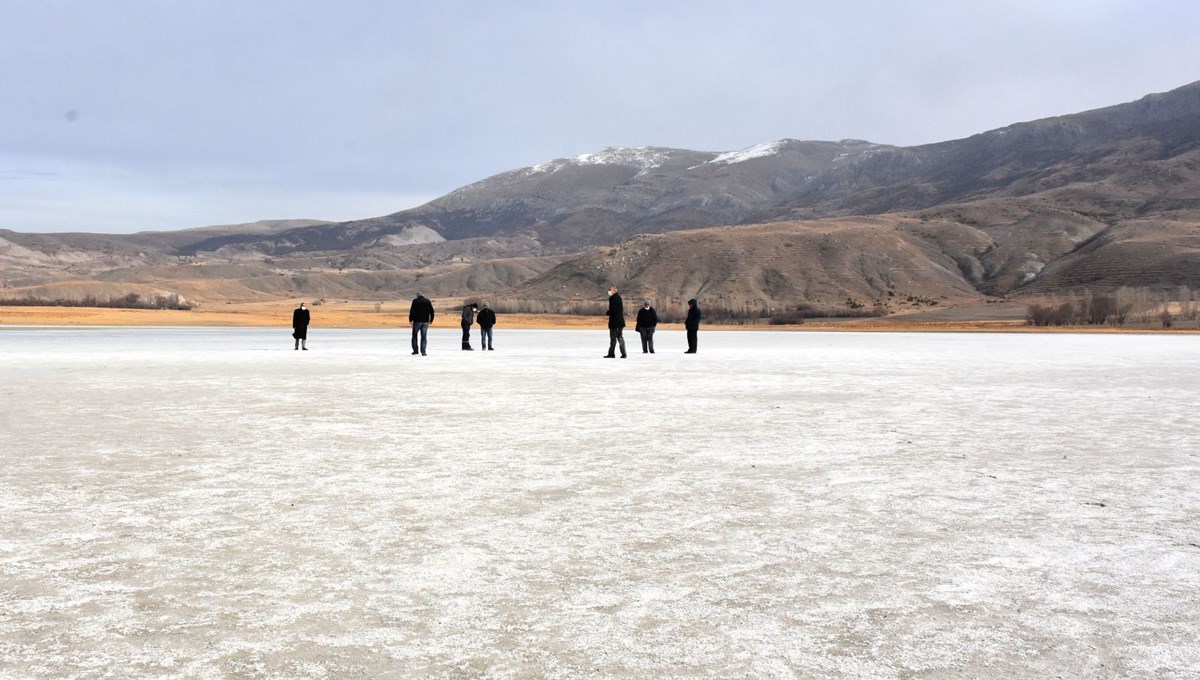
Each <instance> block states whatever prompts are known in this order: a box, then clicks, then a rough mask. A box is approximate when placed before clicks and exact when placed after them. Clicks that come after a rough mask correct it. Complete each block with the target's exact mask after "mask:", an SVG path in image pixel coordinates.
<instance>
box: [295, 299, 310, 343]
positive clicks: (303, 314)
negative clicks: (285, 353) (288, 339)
mask: <svg viewBox="0 0 1200 680" xmlns="http://www.w3.org/2000/svg"><path fill="white" fill-rule="evenodd" d="M311 318H312V317H311V316H310V315H309V313H308V308H307V307H305V306H304V303H303V302H301V303H300V306H299V307H297V308H295V309H293V310H292V337H293V338H295V339H296V347H295V349H302V350H305V351H307V350H308V345H307V344H306V343H307V340H308V322H309V319H311Z"/></svg>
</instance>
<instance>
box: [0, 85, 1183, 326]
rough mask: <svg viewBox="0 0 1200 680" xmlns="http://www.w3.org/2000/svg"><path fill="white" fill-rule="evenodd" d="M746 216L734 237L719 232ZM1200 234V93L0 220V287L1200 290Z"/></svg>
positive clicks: (781, 300)
mask: <svg viewBox="0 0 1200 680" xmlns="http://www.w3.org/2000/svg"><path fill="white" fill-rule="evenodd" d="M730 225H739V226H738V228H735V229H720V228H718V227H728V226H730ZM755 225H758V226H755ZM1198 225H1200V83H1193V84H1191V85H1187V86H1184V87H1181V88H1178V89H1176V90H1173V91H1171V92H1167V93H1163V94H1155V95H1149V96H1147V97H1143V98H1142V99H1139V100H1138V101H1135V102H1131V103H1127V104H1119V105H1116V106H1111V107H1107V108H1103V109H1097V110H1094V111H1087V112H1083V113H1078V114H1071V115H1066V116H1061V117H1055V118H1048V119H1044V120H1038V121H1031V122H1025V123H1017V124H1014V125H1010V126H1008V127H1005V128H1001V129H998V130H992V131H989V132H985V133H981V134H978V135H974V136H971V137H968V138H966V139H960V140H954V141H948V142H941V143H938V144H929V145H923V146H914V147H897V146H889V145H884V144H875V143H871V142H866V141H860V140H842V141H838V142H821V141H799V140H791V139H787V140H779V141H776V142H769V143H765V144H759V145H756V146H753V147H750V148H748V149H743V150H741V151H733V152H724V153H719V152H706V151H689V150H684V149H670V148H660V147H645V148H637V149H629V148H610V149H606V150H604V151H600V152H597V153H592V154H584V155H582V156H576V157H572V158H561V159H556V160H553V161H549V162H546V163H542V164H539V165H535V166H531V167H527V168H521V169H517V170H512V171H509V172H504V173H500V174H498V175H495V176H493V177H489V178H486V179H484V180H481V181H479V182H475V183H473V184H469V185H467V186H464V187H462V188H460V189H458V190H456V191H453V192H451V193H450V194H447V195H446V196H444V197H442V198H439V199H436V200H434V201H431V202H430V203H427V204H425V205H423V206H420V207H418V208H414V209H411V210H406V211H401V212H398V213H394V214H391V215H387V216H383V217H378V218H374V219H369V220H359V221H354V222H344V223H324V222H316V221H271V222H263V223H255V224H251V225H231V226H225V227H211V228H203V229H195V230H184V231H179V232H147V233H140V234H131V235H96V234H20V233H16V232H11V231H0V287H3V288H7V289H8V290H9V291H10V293H11V294H13V295H39V296H51V295H53V294H54V293H56V292H58V293H62V294H64V295H77V294H83V292H86V293H87V294H97V295H104V294H122V293H124V292H127V291H128V290H131V289H132V290H137V291H146V292H149V291H157V290H168V291H172V292H176V293H181V294H183V295H185V296H188V297H195V298H196V299H199V300H211V301H217V300H228V299H236V300H255V299H270V298H273V297H281V296H299V295H304V296H317V297H324V296H326V295H328V296H339V297H354V298H356V299H387V298H389V297H395V296H401V295H408V294H411V293H413V292H415V291H416V290H417V289H418V288H420V289H423V290H424V291H425V292H428V293H432V294H437V295H447V296H456V295H467V294H483V293H487V294H500V295H508V296H514V297H527V296H535V297H539V296H540V297H544V298H547V299H575V298H580V297H584V298H586V297H589V296H593V297H594V296H598V295H601V294H602V291H603V289H604V287H605V286H606V285H607V282H608V281H617V282H623V283H625V284H626V285H631V286H633V287H634V288H635V289H637V290H644V291H646V293H647V294H654V296H659V295H661V296H665V297H668V298H671V297H680V296H691V295H695V294H703V295H711V296H715V297H716V298H718V299H722V300H727V301H729V304H739V303H737V301H743V303H745V304H749V303H751V302H752V303H753V304H758V305H800V304H808V305H813V304H822V305H831V304H835V303H839V304H850V303H853V304H862V305H868V304H870V305H874V304H875V303H876V302H878V303H879V304H880V305H883V304H884V303H890V302H894V298H895V297H896V296H897V295H902V297H903V299H905V300H907V299H908V298H909V297H913V298H914V299H924V300H944V301H948V302H949V301H954V300H958V299H964V298H975V299H981V298H982V297H984V296H1006V295H1014V294H1024V293H1031V294H1045V293H1054V292H1060V291H1071V290H1079V289H1082V288H1092V289H1106V288H1114V287H1117V286H1122V285H1135V286H1145V287H1150V288H1158V289H1170V288H1177V287H1179V286H1188V287H1191V288H1197V287H1200V279H1198V276H1200V274H1198V272H1200V267H1197V264H1198V262H1200V260H1198V259H1197V249H1198V247H1200V246H1198V238H1200V237H1198V236H1197V233H1198V229H1200V226H1198ZM652 246H653V247H652ZM610 253H617V255H611V254H610ZM131 287H132V288H131ZM889 293H891V295H889Z"/></svg>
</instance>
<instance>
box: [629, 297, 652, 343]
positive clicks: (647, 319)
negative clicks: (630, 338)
mask: <svg viewBox="0 0 1200 680" xmlns="http://www.w3.org/2000/svg"><path fill="white" fill-rule="evenodd" d="M656 327H658V312H656V311H654V308H653V307H651V306H650V301H649V300H646V301H645V302H643V303H642V308H641V309H639V310H638V313H637V322H636V323H635V324H634V327H633V328H634V330H636V331H637V332H638V335H640V336H642V354H647V353H649V354H654V329H655V328H656Z"/></svg>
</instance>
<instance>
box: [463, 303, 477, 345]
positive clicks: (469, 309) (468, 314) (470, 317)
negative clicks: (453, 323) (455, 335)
mask: <svg viewBox="0 0 1200 680" xmlns="http://www.w3.org/2000/svg"><path fill="white" fill-rule="evenodd" d="M478 309H479V304H478V303H476V302H472V303H469V304H468V303H463V311H462V331H463V337H462V348H463V349H464V350H474V349H475V348H474V347H472V346H471V326H472V325H474V323H475V312H476V311H477V310H478Z"/></svg>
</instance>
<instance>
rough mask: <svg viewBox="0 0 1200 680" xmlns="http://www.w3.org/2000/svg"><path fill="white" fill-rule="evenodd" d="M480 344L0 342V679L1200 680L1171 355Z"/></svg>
mask: <svg viewBox="0 0 1200 680" xmlns="http://www.w3.org/2000/svg"><path fill="white" fill-rule="evenodd" d="M502 322H503V319H501V325H500V326H498V327H497V329H496V347H497V350H496V351H495V352H480V351H475V352H461V351H459V350H458V349H457V345H458V341H459V333H458V330H457V328H453V329H439V330H435V331H434V332H433V333H432V334H431V338H430V355H429V356H428V357H425V358H421V357H414V356H411V355H410V353H409V352H410V350H409V347H408V343H409V338H408V333H407V332H406V331H405V330H403V329H399V330H396V331H329V330H323V329H321V328H319V327H317V326H314V327H313V328H312V329H311V330H310V335H309V337H310V343H309V344H310V347H311V350H310V351H308V352H296V351H293V350H292V349H291V343H292V341H291V338H290V336H289V333H290V330H289V329H277V330H245V329H240V330H239V329H65V330H42V329H24V330H14V329H3V330H0V397H2V399H3V409H2V412H0V464H2V465H3V470H4V472H3V475H0V677H6V678H8V677H11V678H30V677H55V678H61V677H107V676H111V677H123V678H141V677H163V676H184V677H199V678H206V677H214V678H215V677H231V676H235V677H290V678H309V677H311V678H322V677H358V676H360V675H363V676H367V677H381V676H410V677H551V678H553V677H581V676H583V677H598V676H605V677H638V678H643V677H663V676H689V677H745V676H752V677H767V678H773V677H812V676H831V675H846V676H854V677H884V678H887V677H912V676H922V677H962V676H971V677H1004V676H1016V677H1053V676H1056V675H1061V676H1063V677H1196V676H1197V675H1200V643H1198V642H1197V641H1198V640H1200V617H1198V616H1197V615H1196V612H1198V611H1200V458H1198V455H1200V424H1198V422H1197V405H1198V404H1200V388H1198V387H1197V385H1198V382H1197V379H1198V378H1200V347H1198V346H1197V339H1196V338H1195V337H1185V336H1177V337H1172V336H1092V335H966V334H964V335H953V334H912V335H907V334H852V333H807V332H800V333H785V332H756V333H744V332H714V331H711V330H706V331H702V332H701V336H700V353H699V354H697V355H695V356H685V355H683V354H682V351H683V349H684V340H683V337H682V333H672V332H661V333H659V334H658V336H657V339H656V340H657V345H658V348H659V351H658V353H657V354H655V355H643V354H642V353H641V351H640V349H639V348H638V347H637V340H636V334H634V333H632V332H631V333H629V334H628V337H627V342H628V343H629V348H630V350H631V354H630V357H629V358H628V359H625V360H621V359H614V360H608V359H602V358H601V354H603V353H604V351H605V350H606V349H607V333H606V332H605V331H602V330H601V331H513V330H506V329H505V328H504V327H503V323H502ZM476 343H477V340H476Z"/></svg>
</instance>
